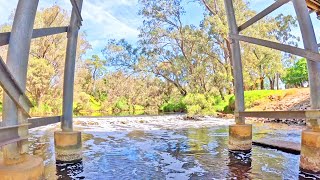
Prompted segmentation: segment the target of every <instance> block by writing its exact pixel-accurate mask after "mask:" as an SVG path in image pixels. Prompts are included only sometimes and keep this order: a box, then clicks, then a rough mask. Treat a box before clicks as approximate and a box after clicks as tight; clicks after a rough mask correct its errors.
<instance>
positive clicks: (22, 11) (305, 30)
mask: <svg viewBox="0 0 320 180" xmlns="http://www.w3.org/2000/svg"><path fill="white" fill-rule="evenodd" d="M38 2H39V0H27V1H26V0H19V2H18V5H17V9H16V13H15V17H14V21H13V28H12V31H11V32H8V33H0V45H1V46H3V45H7V44H8V45H9V49H8V54H7V61H6V62H7V63H4V61H3V60H2V58H0V84H1V86H2V87H3V89H4V91H5V93H4V98H3V122H2V124H1V127H0V146H1V147H2V150H3V157H2V158H1V161H0V179H41V178H42V177H43V175H44V167H43V160H42V159H41V158H40V157H36V156H30V155H27V150H28V144H27V141H28V128H34V127H39V126H45V125H48V124H52V123H57V122H61V131H57V132H55V134H54V144H55V153H56V160H57V162H75V161H79V160H81V158H82V157H81V148H82V142H81V132H77V131H74V130H73V120H72V118H73V105H72V104H73V89H74V74H75V59H76V53H77V52H76V47H77V39H78V33H79V29H80V26H81V21H82V17H81V9H82V2H83V1H82V0H71V1H70V2H71V4H72V7H73V8H72V14H71V20H70V24H69V26H68V27H55V28H43V29H33V25H34V20H35V15H36V11H37V6H38ZM289 2H290V0H278V1H276V2H274V3H273V4H272V5H271V6H269V7H267V8H266V9H265V10H263V11H262V12H260V13H258V14H257V15H256V16H254V17H252V18H251V19H249V20H248V21H247V22H245V23H243V24H242V25H240V26H238V25H237V22H236V18H235V12H234V9H233V2H232V0H225V8H226V11H227V19H228V25H229V32H230V35H229V38H230V46H231V52H232V53H231V59H232V62H233V63H232V65H233V77H234V82H235V83H234V84H235V86H234V88H235V91H234V92H235V124H234V125H230V127H229V149H230V150H232V151H250V150H251V148H252V125H250V124H246V122H245V117H265V118H269V117H279V118H290V117H291V118H292V117H296V118H306V119H307V121H308V128H309V129H308V130H305V131H303V132H302V143H301V158H300V168H301V169H302V170H303V171H306V172H312V173H319V172H320V111H319V109H320V62H319V61H320V54H319V52H318V46H319V45H318V44H317V42H316V37H315V32H314V28H313V26H312V22H311V19H310V16H309V13H310V11H315V12H316V13H317V15H319V12H320V10H319V9H320V6H319V5H320V2H319V1H309V0H307V1H304V0H292V1H291V2H292V4H293V6H294V9H295V12H296V15H297V19H298V22H299V26H300V31H301V34H302V39H303V43H304V49H301V48H297V47H292V46H288V45H283V44H278V43H275V42H271V41H266V40H261V39H256V38H252V37H246V36H243V35H241V31H243V30H244V29H246V28H247V27H249V26H250V25H252V24H254V23H255V22H257V21H258V20H260V19H262V18H263V17H265V16H266V15H268V14H270V13H271V12H273V11H274V10H276V9H277V8H279V7H281V6H282V5H283V4H286V3H289ZM316 2H318V3H316ZM58 33H66V37H67V38H68V42H67V49H66V59H65V69H64V84H63V113H62V115H61V116H54V117H43V118H32V117H31V116H30V115H29V110H30V108H31V106H32V104H31V103H30V100H29V99H28V97H27V96H26V95H25V91H26V74H27V65H28V58H29V51H30V44H31V39H33V38H38V37H43V36H49V35H54V34H58ZM240 41H243V42H248V43H252V44H256V45H262V46H265V47H269V48H273V49H277V50H281V51H284V52H288V53H292V54H295V55H299V56H302V57H306V58H307V60H308V73H309V85H310V96H311V98H310V99H311V108H312V109H311V110H306V111H292V112H291V111H262V112H257V111H251V112H250V111H245V106H244V85H243V73H242V71H243V70H242V62H241V47H240V43H239V42H240Z"/></svg>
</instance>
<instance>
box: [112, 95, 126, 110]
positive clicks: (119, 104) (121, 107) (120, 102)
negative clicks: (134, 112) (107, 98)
mask: <svg viewBox="0 0 320 180" xmlns="http://www.w3.org/2000/svg"><path fill="white" fill-rule="evenodd" d="M129 110H130V106H129V105H128V101H127V99H126V98H124V97H123V98H120V99H119V100H118V101H117V102H116V104H115V106H114V111H116V112H119V111H129Z"/></svg>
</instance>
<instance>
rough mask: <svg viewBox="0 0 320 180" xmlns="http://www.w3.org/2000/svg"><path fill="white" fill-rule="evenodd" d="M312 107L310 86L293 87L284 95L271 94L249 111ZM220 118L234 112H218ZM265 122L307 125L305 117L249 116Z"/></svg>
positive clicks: (228, 116)
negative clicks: (275, 117)
mask: <svg viewBox="0 0 320 180" xmlns="http://www.w3.org/2000/svg"><path fill="white" fill-rule="evenodd" d="M307 109H310V93H309V88H299V89H291V90H289V91H288V92H287V93H286V94H285V95H284V96H277V95H271V96H269V97H268V99H267V100H265V101H259V102H256V103H255V105H254V106H253V107H251V108H249V109H247V110H248V111H296V110H307ZM218 117H219V118H227V119H232V118H234V117H233V115H232V114H222V113H218ZM247 119H248V120H252V121H256V122H264V123H284V124H288V125H306V120H305V119H274V118H258V119H257V118H247Z"/></svg>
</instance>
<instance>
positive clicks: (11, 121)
mask: <svg viewBox="0 0 320 180" xmlns="http://www.w3.org/2000/svg"><path fill="white" fill-rule="evenodd" d="M38 1H39V0H28V1H25V0H19V2H18V6H17V9H16V13H15V17H14V21H13V26H12V31H11V36H10V41H9V48H8V56H7V67H8V69H9V70H10V72H11V73H12V74H13V75H14V78H15V79H16V81H17V83H18V84H19V86H20V88H21V89H22V90H23V91H25V90H26V77H27V67H28V59H29V51H30V43H31V37H32V32H33V24H34V19H35V15H36V11H37V7H38ZM2 120H3V124H4V125H5V126H13V125H19V124H22V123H27V116H26V115H25V114H23V113H22V112H21V111H20V110H19V109H18V107H17V106H16V105H15V103H14V102H13V101H12V100H11V98H10V97H9V96H8V95H7V94H6V93H4V96H3V113H2ZM27 134H28V129H27V128H19V135H20V136H25V135H27ZM2 149H3V159H1V160H0V179H41V178H42V176H43V171H44V169H43V160H42V159H41V158H40V157H35V156H29V155H27V151H28V144H27V143H26V141H20V142H17V143H12V144H9V145H6V146H4V147H3V148H2Z"/></svg>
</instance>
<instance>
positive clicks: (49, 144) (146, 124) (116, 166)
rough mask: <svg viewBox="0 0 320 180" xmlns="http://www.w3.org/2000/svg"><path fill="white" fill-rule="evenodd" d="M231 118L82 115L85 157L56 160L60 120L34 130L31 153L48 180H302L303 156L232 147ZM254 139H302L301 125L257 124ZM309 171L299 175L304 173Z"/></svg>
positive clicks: (78, 122)
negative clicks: (66, 161) (40, 162)
mask: <svg viewBox="0 0 320 180" xmlns="http://www.w3.org/2000/svg"><path fill="white" fill-rule="evenodd" d="M231 123H232V121H229V120H221V119H215V118H203V119H202V120H201V121H187V120H183V119H182V118H181V116H155V117H125V118H90V119H88V118H78V119H76V120H75V124H76V128H77V129H78V130H81V131H82V132H83V135H82V138H83V160H82V162H79V163H76V164H57V165H56V164H55V160H54V147H53V132H54V131H55V130H58V129H59V126H58V125H51V126H46V127H41V128H38V129H35V130H32V131H31V134H32V138H31V145H30V152H31V153H32V154H36V155H40V156H41V157H43V158H44V159H45V171H46V172H45V173H46V178H47V179H57V178H60V179H66V178H67V177H71V178H74V179H84V178H85V179H95V180H98V179H199V178H200V179H232V178H235V179H270V178H271V177H272V179H297V178H298V177H299V167H298V165H299V156H298V155H292V154H288V153H284V152H281V151H277V150H273V149H266V148H262V147H257V146H253V149H252V151H251V152H250V153H237V152H229V151H228V149H227V143H228V142H227V140H228V128H227V127H228V125H229V124H231ZM277 129H280V130H277ZM254 131H255V132H259V133H257V134H256V135H255V136H254V138H261V137H262V136H263V137H264V138H265V137H269V138H275V137H276V138H280V139H281V138H285V137H286V138H288V139H289V140H291V141H299V139H300V136H299V133H300V131H301V128H299V127H298V128H294V127H282V126H281V125H279V126H278V127H275V126H272V125H261V124H260V125H258V124H257V125H256V126H255V128H254ZM303 176H309V175H306V174H300V177H303Z"/></svg>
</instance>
